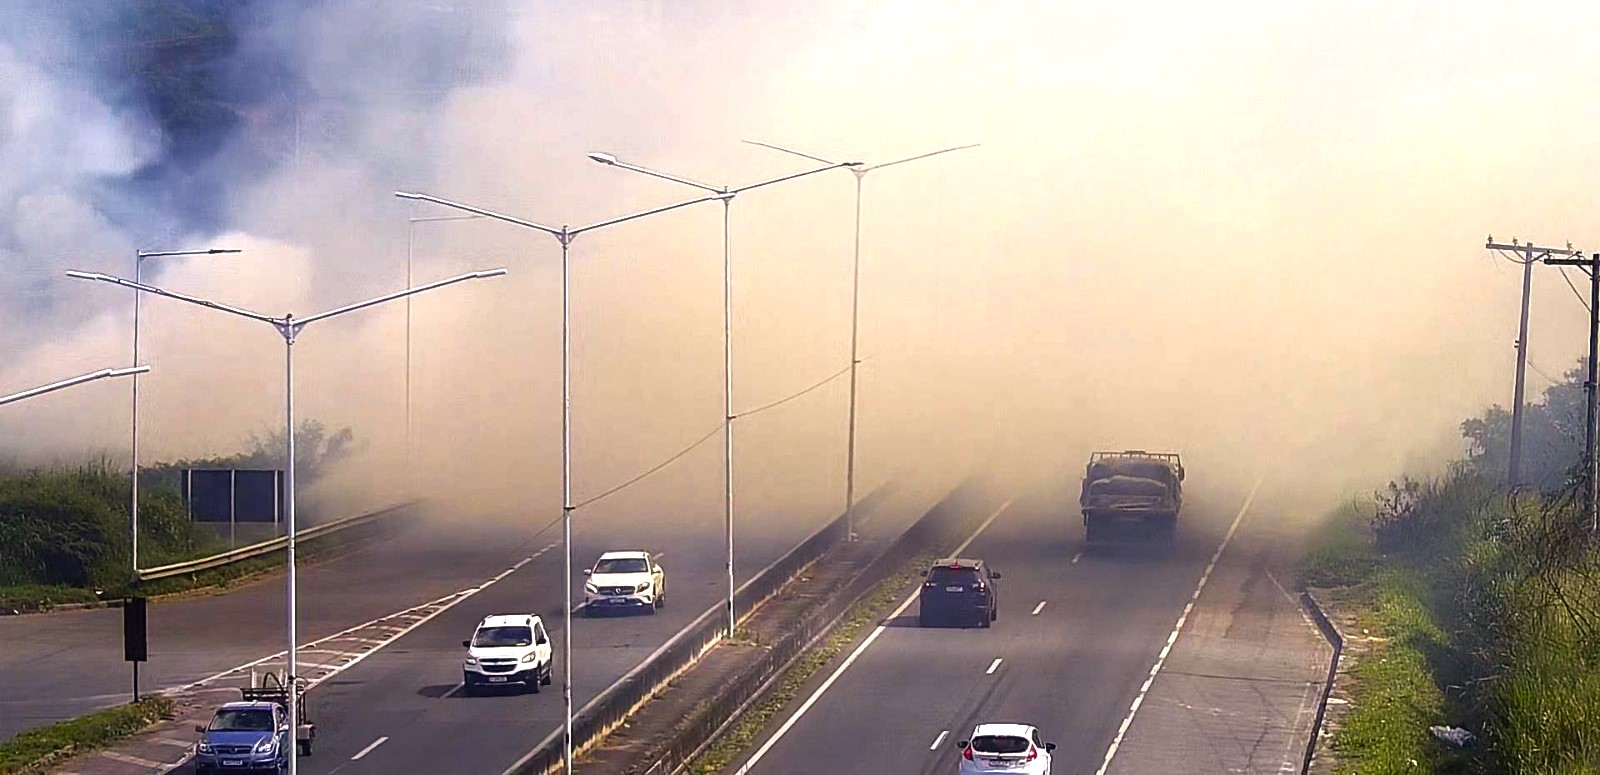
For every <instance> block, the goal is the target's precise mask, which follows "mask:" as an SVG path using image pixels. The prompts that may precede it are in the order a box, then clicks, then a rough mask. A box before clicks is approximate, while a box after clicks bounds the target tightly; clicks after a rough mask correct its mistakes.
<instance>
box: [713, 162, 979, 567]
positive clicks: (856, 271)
mask: <svg viewBox="0 0 1600 775" xmlns="http://www.w3.org/2000/svg"><path fill="white" fill-rule="evenodd" d="M745 142H746V143H749V144H751V145H759V146H761V147H763V148H771V149H772V150H774V151H782V152H784V153H787V154H791V155H794V156H800V157H802V158H806V159H811V160H812V161H819V162H824V163H829V162H828V160H827V159H824V158H822V157H820V156H814V155H812V154H809V153H805V152H803V151H797V150H794V149H793V148H785V147H783V146H781V145H775V144H773V143H764V142H761V141H759V140H746V141H745ZM977 147H978V143H972V144H971V145H957V146H952V147H950V148H942V149H940V150H937V151H932V152H929V153H919V154H917V155H916V156H908V157H906V158H904V159H898V160H896V161H891V162H885V163H883V164H874V165H872V166H869V167H852V168H851V169H850V171H851V172H852V173H854V174H855V176H856V230H855V231H856V233H855V254H854V258H853V259H852V260H851V268H850V430H849V433H848V437H847V438H848V440H847V441H846V442H845V475H844V522H845V538H846V540H849V541H854V540H855V539H856V512H855V509H856V367H858V366H860V365H861V355H860V353H861V185H862V181H863V180H865V179H866V177H867V173H868V172H871V171H873V170H877V169H883V168H884V167H892V166H894V165H896V164H905V163H906V162H913V161H917V160H918V159H926V158H928V157H929V156H938V155H939V154H942V153H950V152H952V151H964V150H966V149H968V148H977Z"/></svg>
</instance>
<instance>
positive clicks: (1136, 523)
mask: <svg viewBox="0 0 1600 775" xmlns="http://www.w3.org/2000/svg"><path fill="white" fill-rule="evenodd" d="M1183 473H1184V472H1183V460H1182V458H1180V457H1179V456H1178V454H1177V453H1175V452H1146V451H1144V450H1128V451H1125V452H1095V453H1093V454H1091V455H1090V456H1089V464H1088V465H1087V466H1086V467H1085V470H1084V477H1083V489H1082V491H1081V493H1080V494H1079V496H1078V505H1079V506H1080V507H1081V508H1082V509H1083V526H1084V534H1085V538H1086V539H1087V540H1088V541H1089V542H1090V543H1102V542H1105V541H1110V540H1117V539H1123V538H1128V539H1146V540H1148V539H1158V540H1166V539H1169V538H1171V537H1172V534H1173V532H1174V531H1175V530H1176V529H1177V523H1178V514H1179V512H1181V511H1182V509H1183Z"/></svg>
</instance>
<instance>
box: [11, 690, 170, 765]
mask: <svg viewBox="0 0 1600 775" xmlns="http://www.w3.org/2000/svg"><path fill="white" fill-rule="evenodd" d="M171 710H172V700H170V699H167V698H166V697H161V696H154V697H146V698H144V699H142V700H140V701H138V702H133V703H128V704H126V705H118V706H116V707H113V708H106V709H105V710H101V711H96V712H94V713H91V714H89V715H87V716H82V717H80V718H75V719H71V720H69V721H62V722H60V723H57V724H51V725H50V726H47V727H40V728H38V729H30V730H28V731H26V732H23V733H22V734H20V735H17V736H16V737H13V738H11V739H10V740H6V741H4V742H0V773H11V772H42V771H44V770H45V769H46V768H48V767H49V766H50V765H52V764H54V763H56V762H60V761H62V760H64V759H66V758H68V757H72V756H77V755H79V754H83V753H88V752H90V751H95V750H99V749H102V748H105V747H107V746H110V745H111V744H113V743H116V742H117V741H119V740H122V739H124V738H126V737H128V736H130V735H133V734H135V733H137V732H139V731H140V730H142V729H144V728H145V727H148V726H150V725H151V724H154V723H155V722H157V721H160V720H161V719H162V718H164V717H166V716H167V714H168V713H170V712H171Z"/></svg>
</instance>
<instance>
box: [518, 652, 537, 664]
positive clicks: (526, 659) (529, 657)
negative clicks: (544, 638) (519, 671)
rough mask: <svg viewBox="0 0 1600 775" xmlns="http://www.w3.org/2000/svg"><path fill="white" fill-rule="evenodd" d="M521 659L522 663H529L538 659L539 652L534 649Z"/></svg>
mask: <svg viewBox="0 0 1600 775" xmlns="http://www.w3.org/2000/svg"><path fill="white" fill-rule="evenodd" d="M522 661H523V663H524V664H526V663H531V662H538V661H539V652H537V651H535V652H533V653H532V654H529V655H527V656H525V657H523V658H522Z"/></svg>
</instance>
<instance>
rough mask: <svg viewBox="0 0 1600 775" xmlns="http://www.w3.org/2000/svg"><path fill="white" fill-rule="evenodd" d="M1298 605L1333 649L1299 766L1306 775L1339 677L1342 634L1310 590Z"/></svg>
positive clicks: (1301, 594)
mask: <svg viewBox="0 0 1600 775" xmlns="http://www.w3.org/2000/svg"><path fill="white" fill-rule="evenodd" d="M1300 604H1301V605H1302V606H1304V607H1305V609H1306V612H1307V613H1309V614H1311V620H1312V621H1314V622H1316V623H1317V629H1318V630H1321V631H1322V637H1324V638H1326V639H1327V640H1328V645H1329V646H1332V647H1333V658H1332V659H1330V660H1328V678H1327V681H1326V682H1325V683H1323V685H1322V697H1321V698H1320V699H1318V700H1317V717H1316V720H1315V721H1313V722H1312V724H1311V739H1310V740H1308V741H1307V742H1306V756H1305V760H1304V761H1303V763H1302V764H1301V765H1300V772H1301V775H1307V773H1310V772H1311V761H1312V759H1313V758H1315V757H1316V753H1317V741H1318V740H1321V739H1322V722H1323V718H1324V716H1325V715H1326V714H1327V711H1328V697H1329V696H1330V695H1332V694H1333V681H1334V678H1336V677H1337V676H1338V675H1339V659H1340V658H1341V657H1342V656H1343V655H1344V634H1343V633H1341V632H1339V628H1338V626H1337V625H1335V624H1334V623H1333V620H1332V619H1329V618H1328V615H1327V614H1326V613H1324V612H1323V610H1322V604H1321V603H1320V602H1318V601H1317V598H1316V596H1315V595H1313V594H1311V590H1309V589H1308V590H1306V591H1304V592H1301V593H1300Z"/></svg>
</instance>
